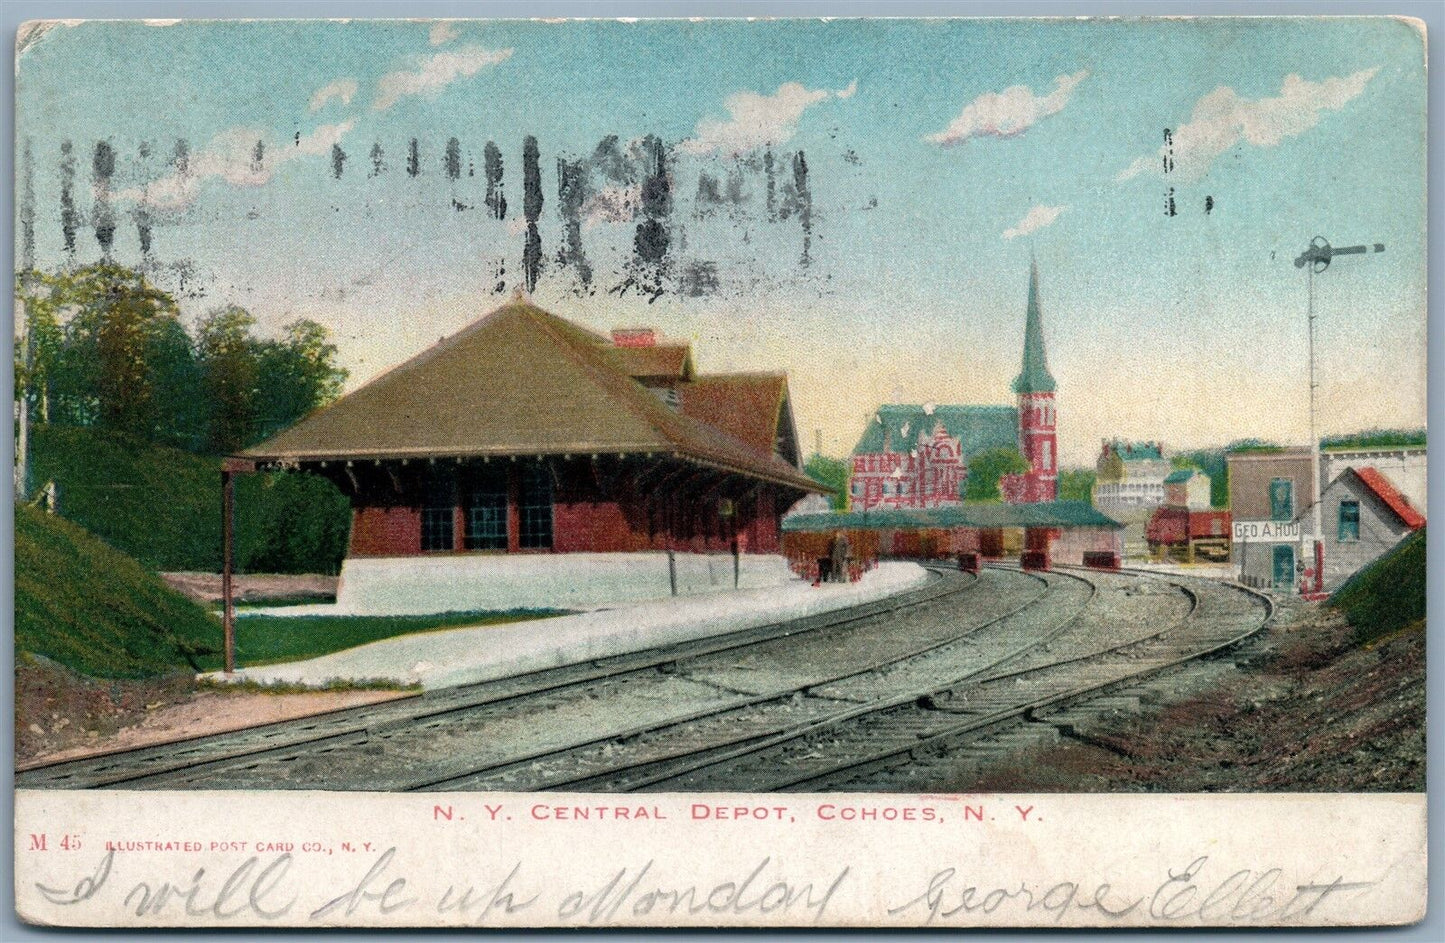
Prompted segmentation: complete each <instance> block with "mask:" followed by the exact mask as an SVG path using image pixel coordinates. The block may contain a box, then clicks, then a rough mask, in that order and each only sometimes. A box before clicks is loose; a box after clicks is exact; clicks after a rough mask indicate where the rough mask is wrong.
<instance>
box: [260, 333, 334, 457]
mask: <svg viewBox="0 0 1445 943" xmlns="http://www.w3.org/2000/svg"><path fill="white" fill-rule="evenodd" d="M256 370H257V375H258V387H257V399H256V413H255V415H256V430H255V434H256V439H257V441H259V440H261V439H265V438H268V437H270V436H272V435H275V434H276V433H277V432H280V431H281V430H282V429H285V428H286V427H288V426H290V425H291V424H292V423H294V422H296V421H297V420H298V419H301V418H302V417H303V416H305V415H306V414H307V413H310V412H312V411H313V410H316V409H320V408H321V407H322V406H325V405H327V404H328V403H330V402H332V401H334V400H335V399H336V398H337V397H338V396H340V395H341V389H342V386H343V385H344V384H345V383H346V377H347V372H346V370H345V369H343V368H341V367H339V366H337V365H336V345H335V344H333V343H331V334H330V332H329V331H327V330H326V328H324V327H322V326H321V325H320V324H317V323H316V322H315V321H309V320H306V319H304V318H303V319H302V320H299V321H293V322H291V323H290V324H288V325H286V327H285V328H284V329H283V333H282V336H281V339H280V340H274V341H262V342H260V344H259V345H258V349H257V356H256Z"/></svg>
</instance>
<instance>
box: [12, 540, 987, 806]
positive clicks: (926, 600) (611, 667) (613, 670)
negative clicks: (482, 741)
mask: <svg viewBox="0 0 1445 943" xmlns="http://www.w3.org/2000/svg"><path fill="white" fill-rule="evenodd" d="M978 583H979V579H978V578H977V577H974V576H970V575H968V574H963V573H959V572H958V571H956V570H949V569H944V568H938V567H933V568H930V581H929V583H928V584H926V585H925V586H923V587H919V588H917V589H914V590H911V591H909V592H905V593H900V594H898V595H896V596H892V597H889V598H886V599H882V600H876V601H874V602H870V603H865V604H863V605H860V606H854V607H850V608H848V609H845V610H835V611H833V612H825V613H819V614H817V615H813V616H807V617H803V618H800V619H793V620H787V621H784V622H780V623H774V624H770V625H766V626H760V627H756V628H752V629H745V630H741V631H738V632H733V633H729V634H726V635H721V636H714V637H711V638H706V639H699V640H696V641H693V642H687V643H682V644H679V645H670V646H666V647H664V648H656V649H648V650H644V651H640V652H633V653H629V654H625V655H618V656H614V657H609V658H604V659H598V660H594V661H590V662H583V663H579V664H574V665H567V666H563V667H559V668H551V669H545V670H542V671H537V672H530V673H527V674H522V675H516V676H513V677H509V678H503V679H498V680H495V681H486V682H480V683H477V684H469V685H461V686H458V687H453V688H445V689H439V690H436V691H429V692H426V693H424V694H421V695H416V696H413V697H410V698H405V699H398V700H395V701H389V702H384V703H381V704H373V705H367V706H363V707H354V708H345V709H342V710H338V711H332V712H329V713H326V714H319V715H314V716H312V717H308V718H305V719H303V720H294V721H281V722H277V723H273V724H266V725H261V726H257V727H251V728H247V729H244V730H238V731H233V732H230V733H224V734H214V735H208V736H202V737H195V738H190V739H186V740H180V741H172V742H170V743H165V744H156V745H153V746H147V747H140V748H136V749H131V750H125V751H117V752H113V753H108V754H103V755H98V756H91V757H86V758H83V759H76V760H67V761H62V762H58V763H48V764H39V765H35V766H31V767H27V768H25V769H22V770H18V771H17V774H16V786H17V788H52V789H53V788H63V789H94V788H106V787H118V786H130V787H134V786H137V785H139V784H142V783H144V782H145V781H147V780H154V779H156V778H158V777H159V778H162V779H166V780H170V779H172V778H174V777H177V776H180V777H184V776H185V775H186V774H187V773H190V772H196V771H201V770H211V769H215V770H218V769H221V768H228V767H231V766H234V765H235V764H237V763H238V762H243V761H248V760H257V761H261V760H264V759H266V758H267V757H278V756H289V755H294V754H296V753H297V752H298V751H326V750H332V749H337V748H340V747H343V746H345V745H347V744H355V743H356V742H357V741H358V738H359V740H360V742H361V743H366V742H368V741H369V740H370V739H371V738H373V737H385V736H389V735H391V734H393V733H395V732H396V731H400V730H405V729H407V728H411V727H415V726H418V725H424V724H427V723H431V722H437V721H444V720H445V719H446V718H448V717H449V716H455V715H459V714H463V713H465V712H468V711H472V710H475V709H477V708H481V707H486V706H489V705H504V704H507V703H509V702H515V701H521V700H524V699H528V698H534V697H537V696H540V695H546V694H550V693H555V692H565V691H568V690H571V689H576V688H579V687H581V686H584V685H588V684H596V683H605V682H608V681H614V680H619V679H625V678H627V677H628V676H631V675H637V674H644V673H648V672H653V671H659V670H661V671H667V670H669V669H674V670H675V669H676V667H677V666H680V665H683V664H686V663H688V662H690V661H695V660H698V659H701V658H706V657H710V656H719V655H725V654H727V653H730V652H738V651H743V650H746V649H749V648H753V647H756V646H759V645H763V644H766V643H770V642H776V641H778V640H782V639H792V638H802V637H809V636H811V635H813V634H815V633H823V632H834V633H837V632H843V631H847V630H848V629H849V628H850V627H853V626H856V625H858V624H860V623H865V622H869V621H876V620H879V619H882V618H884V617H887V616H890V615H894V614H897V613H899V612H904V611H909V610H914V609H918V608H920V607H926V606H928V605H929V604H933V603H938V602H940V601H943V600H946V599H949V598H951V597H954V596H956V595H958V594H960V593H965V592H967V591H969V590H971V589H972V588H973V587H975V586H977V585H978Z"/></svg>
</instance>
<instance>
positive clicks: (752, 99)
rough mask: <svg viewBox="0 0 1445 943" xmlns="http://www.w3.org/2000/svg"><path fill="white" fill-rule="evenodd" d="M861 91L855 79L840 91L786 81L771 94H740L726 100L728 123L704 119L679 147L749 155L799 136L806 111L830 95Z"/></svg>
mask: <svg viewBox="0 0 1445 943" xmlns="http://www.w3.org/2000/svg"><path fill="white" fill-rule="evenodd" d="M857 89H858V83H857V81H856V80H855V81H854V82H853V83H852V84H851V85H849V86H848V87H847V88H845V89H843V90H842V91H839V92H830V91H828V90H826V89H809V88H804V87H803V85H802V84H801V83H799V82H785V83H784V84H782V85H779V86H778V90H777V91H776V92H774V93H773V94H771V95H759V94H758V93H757V92H737V93H736V94H733V95H729V96H728V97H727V98H726V99H725V100H724V101H723V107H724V108H726V109H727V113H728V117H727V119H726V120H721V121H720V120H718V119H716V118H703V119H702V120H701V121H699V122H698V123H697V128H696V129H694V131H693V133H692V137H690V138H688V139H687V140H685V141H683V142H682V143H681V144H680V145H679V147H681V148H682V149H683V150H684V151H687V152H688V153H690V154H711V153H713V152H715V151H717V152H722V153H724V154H745V153H747V152H748V151H751V150H754V149H756V148H759V147H764V146H766V145H779V144H783V143H785V142H787V141H788V140H789V139H790V138H792V136H793V135H794V134H796V133H797V130H798V119H799V118H801V117H802V116H803V112H805V111H807V110H808V109H809V108H810V107H812V106H813V105H816V104H817V103H818V102H820V101H823V100H824V99H826V98H828V97H830V96H834V97H837V98H851V97H852V95H853V93H854V92H855V91H857Z"/></svg>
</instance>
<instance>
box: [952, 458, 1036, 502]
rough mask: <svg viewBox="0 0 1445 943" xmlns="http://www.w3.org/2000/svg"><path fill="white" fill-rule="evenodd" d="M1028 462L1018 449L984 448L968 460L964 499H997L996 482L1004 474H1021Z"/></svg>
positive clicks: (1027, 466) (1026, 469)
mask: <svg viewBox="0 0 1445 943" xmlns="http://www.w3.org/2000/svg"><path fill="white" fill-rule="evenodd" d="M1028 470H1029V463H1028V462H1026V461H1024V457H1023V456H1022V455H1020V454H1019V452H1018V449H1011V448H1008V447H1006V446H1005V447H1000V448H995V449H985V450H984V451H982V452H979V453H978V454H977V455H975V456H973V457H972V458H970V459H969V460H968V479H967V481H966V482H965V483H964V486H963V499H964V500H965V501H998V500H999V499H1000V496H999V490H998V482H999V479H1000V478H1002V477H1003V476H1004V475H1021V474H1023V473H1024V472H1026V471H1028Z"/></svg>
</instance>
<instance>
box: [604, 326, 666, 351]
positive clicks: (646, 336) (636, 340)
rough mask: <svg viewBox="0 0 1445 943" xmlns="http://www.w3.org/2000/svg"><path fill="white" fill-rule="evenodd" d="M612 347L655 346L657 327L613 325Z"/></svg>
mask: <svg viewBox="0 0 1445 943" xmlns="http://www.w3.org/2000/svg"><path fill="white" fill-rule="evenodd" d="M612 346H613V347H656V346H657V329H656V328H651V327H614V328H613V329H612Z"/></svg>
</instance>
